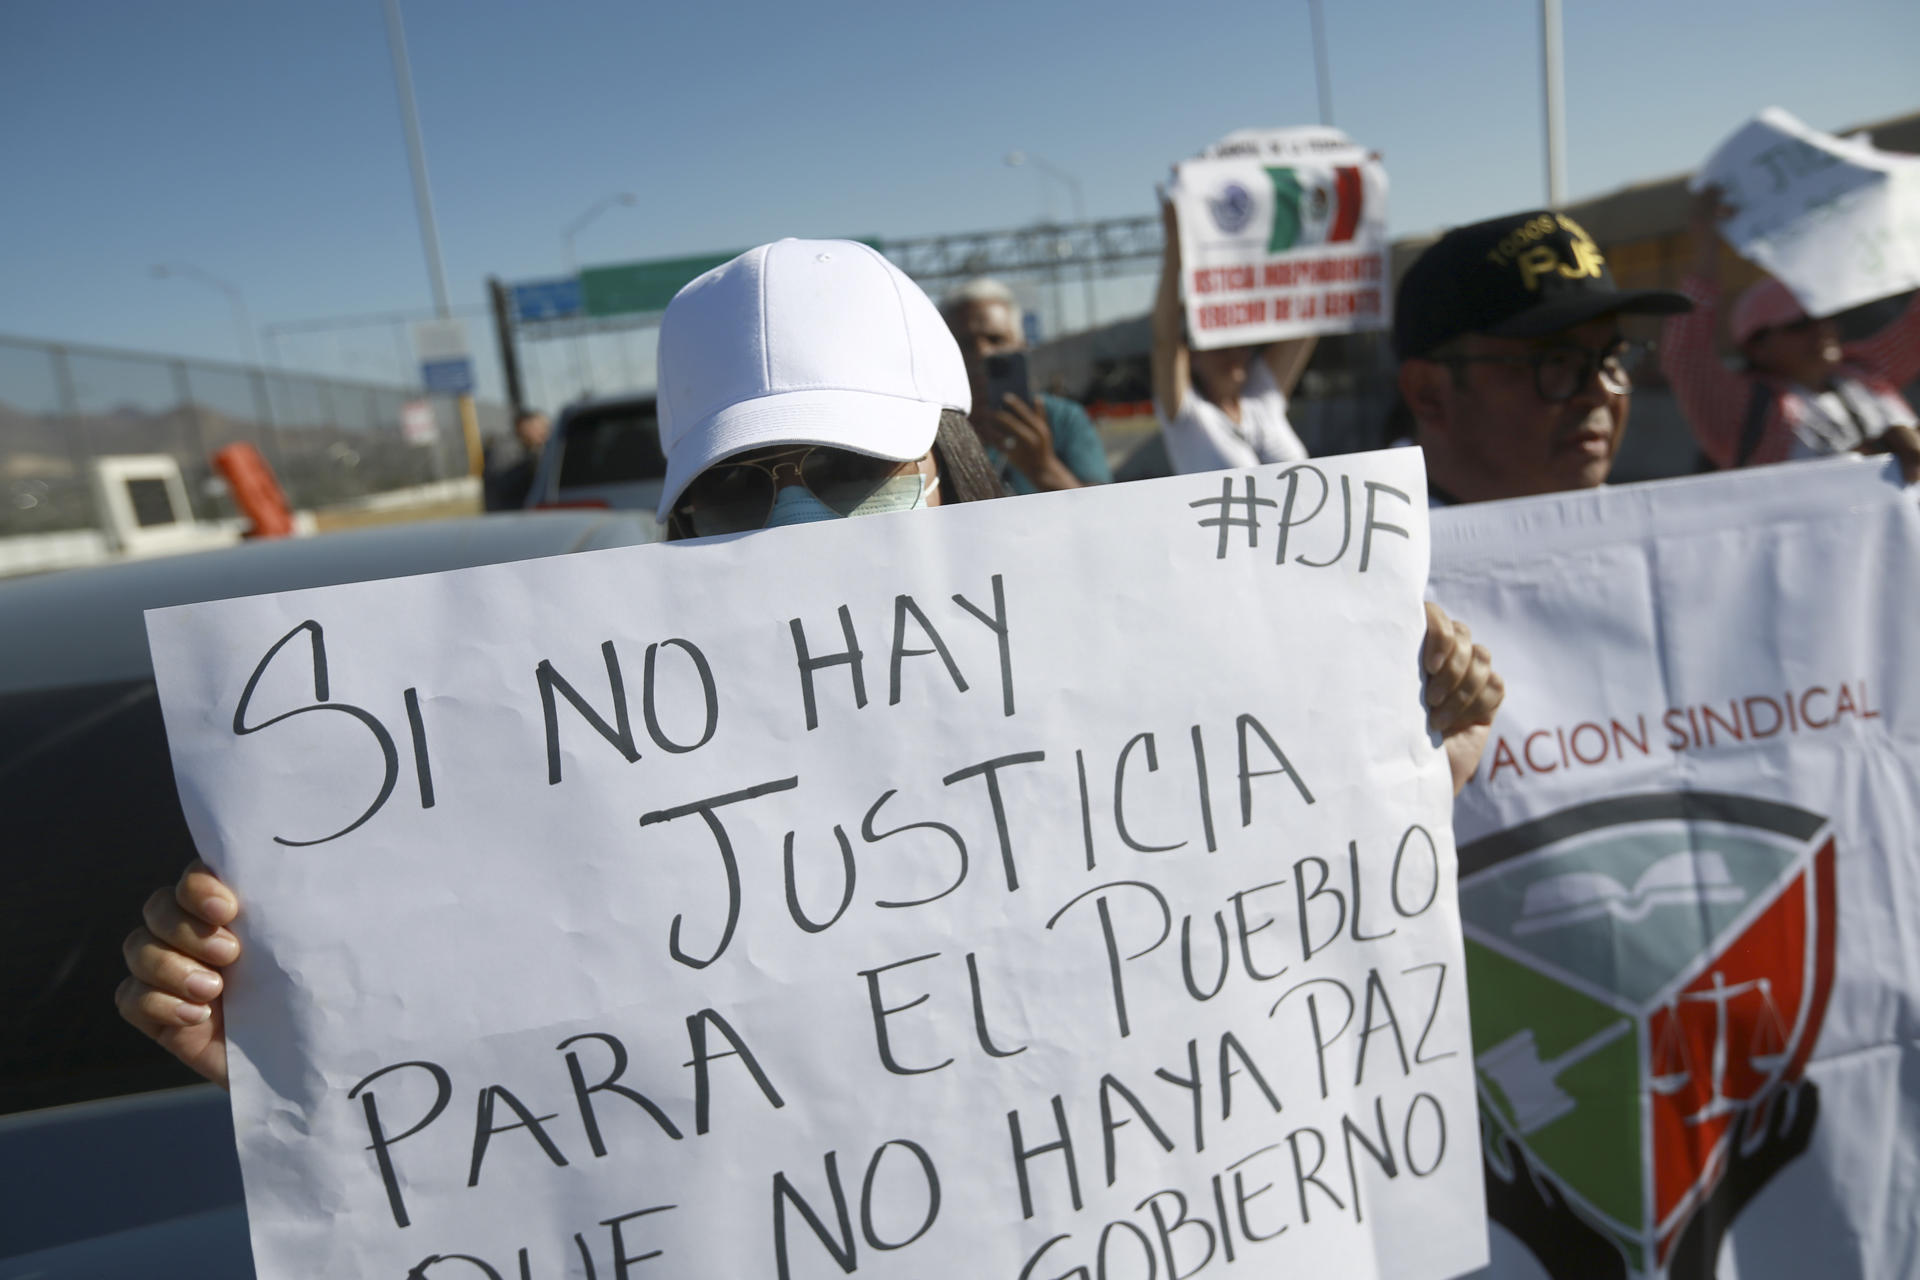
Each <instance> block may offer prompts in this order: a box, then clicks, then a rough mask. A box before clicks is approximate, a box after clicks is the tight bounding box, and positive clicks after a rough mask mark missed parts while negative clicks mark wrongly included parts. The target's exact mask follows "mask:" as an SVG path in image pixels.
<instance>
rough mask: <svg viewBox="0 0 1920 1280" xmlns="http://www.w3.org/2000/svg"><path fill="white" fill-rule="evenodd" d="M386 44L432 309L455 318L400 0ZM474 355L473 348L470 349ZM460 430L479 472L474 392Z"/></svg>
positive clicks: (393, 3) (392, 0)
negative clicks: (442, 257)
mask: <svg viewBox="0 0 1920 1280" xmlns="http://www.w3.org/2000/svg"><path fill="white" fill-rule="evenodd" d="M386 9H387V48H388V50H389V52H391V53H392V54H393V83H394V89H395V91H396V92H397V93H398V95H399V98H400V122H401V125H402V127H403V129H404V131H405V133H406V138H407V163H408V165H409V167H410V168H411V169H412V170H413V206H414V211H415V212H416V213H418V214H419V216H420V245H421V248H422V249H424V250H425V251H426V257H427V277H428V279H429V280H430V281H431V282H432V285H433V309H434V312H435V313H436V314H437V315H438V316H439V317H440V319H442V320H451V319H452V318H453V307H452V304H451V303H449V302H448V300H447V269H446V267H445V265H444V264H442V262H441V261H440V229H439V227H438V225H437V224H436V223H435V221H434V216H433V189H432V187H431V186H429V185H428V182H427V149H426V146H425V145H424V144H423V143H422V142H421V141H420V112H419V111H418V109H417V108H415V106H414V102H413V72H412V70H411V69H410V68H409V66H408V65H407V33H406V29H405V28H404V27H403V26H402V25H401V23H400V0H386ZM468 358H469V359H471V358H472V352H471V351H469V352H468ZM458 404H459V408H460V433H461V434H462V435H463V436H465V437H466V441H467V470H468V474H470V475H475V476H477V475H479V474H480V472H481V470H482V468H483V467H484V465H485V464H484V462H483V460H482V455H481V451H480V419H479V416H478V415H477V414H475V412H474V409H473V393H472V392H471V391H468V392H466V393H464V394H463V395H461V396H460V398H459V400H458Z"/></svg>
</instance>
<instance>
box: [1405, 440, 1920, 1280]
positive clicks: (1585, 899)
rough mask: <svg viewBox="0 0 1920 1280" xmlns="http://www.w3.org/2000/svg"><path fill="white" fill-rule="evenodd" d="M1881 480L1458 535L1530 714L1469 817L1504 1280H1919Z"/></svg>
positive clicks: (1916, 565)
mask: <svg viewBox="0 0 1920 1280" xmlns="http://www.w3.org/2000/svg"><path fill="white" fill-rule="evenodd" d="M1890 475H1891V473H1890V471H1883V470H1882V469H1881V468H1880V467H1878V466H1874V465H1870V464H1867V463H1864V462H1861V461H1858V460H1851V459H1849V460H1840V461H1836V462H1831V463H1819V464H1805V465H1796V466H1793V467H1770V468H1764V469H1760V470H1756V471H1753V472H1742V473H1740V474H1737V475H1731V476H1715V477H1706V478H1701V479H1689V480H1681V481H1672V482H1667V483H1663V484H1656V485H1641V486H1635V487H1632V488H1625V489H1614V490H1600V491H1594V492H1590V493H1582V494H1569V495H1560V496H1557V497H1552V498H1544V499H1532V500H1526V501H1521V502H1510V503H1499V504H1492V505H1488V506H1481V507H1466V508H1459V509H1455V510H1450V511H1445V512H1438V513H1436V515H1435V519H1434V547H1435V552H1434V578H1433V590H1434V594H1435V596H1436V598H1437V599H1438V600H1439V601H1440V602H1441V603H1442V604H1443V605H1444V606H1445V607H1446V608H1447V609H1448V610H1449V611H1450V612H1452V613H1453V614H1454V615H1455V616H1456V617H1461V618H1466V619H1470V620H1471V622H1472V625H1473V627H1474V629H1475V633H1476V637H1477V638H1478V639H1480V640H1481V641H1483V642H1485V643H1487V644H1488V645H1489V646H1490V647H1491V648H1492V650H1493V652H1494V653H1495V654H1496V655H1498V661H1499V665H1500V668H1501V670H1502V672H1503V673H1504V674H1505V676H1506V678H1507V681H1508V688H1509V690H1510V693H1509V697H1508V702H1507V705H1506V707H1505V708H1503V709H1502V712H1501V715H1500V720H1499V722H1498V724H1496V726H1495V728H1494V733H1493V739H1492V741H1491V743H1490V744H1489V747H1488V750H1487V754H1486V757H1485V759H1484V760H1483V762H1482V764H1481V766H1480V773H1479V775H1478V776H1477V777H1476V778H1475V779H1474V781H1473V783H1472V784H1471V785H1470V786H1469V787H1468V789H1467V791H1466V792H1465V793H1464V794H1463V795H1462V797H1461V799H1460V801H1459V803H1458V805H1457V809H1456V824H1457V828H1458V832H1459V840H1460V911H1461V917H1462V921H1463V927H1464V930H1465V933H1466V939H1467V941H1466V949H1467V969H1468V982H1469V986H1470V991H1471V1004H1472V1017H1473V1046H1474V1061H1475V1067H1476V1074H1477V1082H1478V1089H1479V1095H1480V1109H1481V1140H1482V1147H1483V1157H1484V1159H1485V1161H1486V1175H1487V1177H1486V1181H1487V1201H1488V1204H1487V1208H1488V1214H1489V1217H1490V1218H1491V1219H1492V1220H1493V1221H1494V1222H1495V1223H1496V1224H1498V1225H1497V1227H1496V1228H1495V1230H1494V1231H1493V1236H1494V1240H1493V1249H1492V1258H1493V1262H1492V1267H1491V1270H1490V1273H1489V1274H1490V1275H1493V1276H1496V1277H1500V1278H1501V1280H1508V1278H1513V1280H1519V1278H1522V1277H1527V1278H1530V1277H1537V1276H1540V1275H1543V1274H1544V1275H1549V1276H1554V1277H1566V1276H1581V1277H1588V1276H1606V1277H1619V1278H1620V1280H1627V1278H1628V1277H1647V1278H1653V1277H1662V1278H1668V1277H1670V1278H1671V1280H1692V1278H1694V1277H1700V1278H1705V1277H1713V1276H1719V1277H1722V1278H1723V1280H1726V1278H1730V1277H1734V1276H1738V1277H1741V1280H1753V1278H1754V1277H1762V1278H1764V1277H1770V1276H1780V1277H1787V1276H1807V1275H1819V1276H1822V1277H1846V1276H1863V1277H1864V1276H1891V1275H1910V1274H1913V1266H1914V1262H1915V1259H1916V1258H1920V1221H1916V1218H1915V1215H1914V1214H1913V1213H1912V1212H1911V1211H1910V1207H1911V1206H1912V1205H1913V1204H1915V1203H1916V1202H1920V1176H1917V1175H1916V1170H1920V1083H1916V1081H1920V1070H1917V1069H1920V1046H1916V1044H1915V1042H1914V1038H1913V1034H1912V1030H1911V1028H1912V1027H1913V1025H1914V1017H1915V1014H1916V1012H1917V1011H1920V964H1917V963H1916V959H1915V953H1914V949H1913V948H1912V946H1911V943H1910V937H1911V926H1910V924H1909V921H1910V920H1911V918H1912V913H1913V909H1914V907H1915V906H1916V905H1920V869H1916V867H1915V864H1914V860H1913V856H1912V846H1913V815H1914V813H1915V812H1916V811H1920V747H1916V745H1915V739H1914V734H1915V729H1916V726H1920V673H1916V672H1915V671H1914V670H1913V665H1912V663H1911V662H1910V661H1909V660H1908V659H1907V651H1908V649H1909V647H1910V638H1911V637H1912V636H1913V635H1914V634H1915V633H1916V628H1920V601H1917V600H1916V599H1915V597H1914V594H1913V593H1912V592H1911V591H1909V590H1906V589H1904V588H1905V585H1906V584H1911V583H1914V582H1916V581H1920V507H1916V504H1915V502H1914V500H1913V496H1912V495H1911V494H1910V493H1905V492H1902V491H1901V490H1900V489H1899V488H1898V487H1897V481H1895V480H1893V479H1891V478H1890ZM1890 584H1899V585H1894V586H1890ZM1892 1206H1907V1207H1908V1208H1906V1209H1902V1210H1899V1211H1894V1210H1893V1209H1892V1208H1891V1207H1892Z"/></svg>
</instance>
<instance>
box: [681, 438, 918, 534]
mask: <svg viewBox="0 0 1920 1280" xmlns="http://www.w3.org/2000/svg"><path fill="white" fill-rule="evenodd" d="M919 466H920V462H919V460H918V459H913V460H910V461H907V462H898V461H895V460H894V459H892V458H874V457H870V456H868V455H867V454H864V453H851V452H849V451H847V450H845V449H832V448H828V447H827V446H825V445H810V446H802V447H796V448H788V449H777V450H773V451H771V452H768V453H762V454H757V455H753V456H750V457H743V458H728V459H727V460H726V461H725V462H719V463H715V464H714V465H713V466H711V467H708V468H707V469H706V470H705V471H702V472H701V473H700V474H699V475H698V476H696V477H695V478H694V481H693V483H692V484H690V485H688V486H687V491H686V493H685V495H684V496H683V497H682V498H681V499H680V503H679V505H678V506H677V507H675V508H674V510H675V512H676V513H677V514H678V515H679V516H680V518H681V520H682V521H683V522H684V524H685V526H686V528H688V529H689V530H691V532H692V534H693V536H695V537H699V538H707V537H712V536H714V535H716V534H722V533H744V532H746V531H747V530H749V529H764V528H766V526H767V520H768V518H769V517H771V516H772V515H773V502H774V499H775V498H776V497H778V496H779V493H780V490H781V488H782V487H783V486H784V485H787V484H790V483H793V482H794V481H796V480H797V481H798V482H799V483H800V484H801V485H802V486H804V487H805V488H806V490H807V492H808V493H811V494H812V495H813V496H814V497H816V498H818V499H819V500H820V501H821V502H822V503H823V504H825V505H826V506H827V507H828V508H829V509H830V510H832V511H833V512H834V513H835V514H837V515H843V516H856V515H860V514H861V509H862V508H863V507H864V506H865V505H866V504H867V502H868V501H869V500H871V499H872V497H873V496H874V494H875V492H877V491H878V490H879V488H880V486H881V485H883V484H885V483H886V482H887V481H889V480H891V479H893V478H894V477H895V476H897V475H908V474H913V473H914V472H916V471H918V470H919Z"/></svg>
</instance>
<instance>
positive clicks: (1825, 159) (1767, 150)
mask: <svg viewBox="0 0 1920 1280" xmlns="http://www.w3.org/2000/svg"><path fill="white" fill-rule="evenodd" d="M1708 184H1713V185H1717V186H1719V187H1720V188H1721V190H1722V191H1723V192H1724V193H1725V196H1726V200H1727V203H1729V204H1730V205H1732V206H1733V207H1734V208H1735V210H1736V212H1735V214H1734V216H1733V217H1731V218H1729V219H1727V221H1726V222H1725V223H1723V224H1722V225H1721V233H1722V234H1723V235H1724V236H1725V237H1726V239H1727V243H1728V244H1730V245H1732V246H1733V249H1734V252H1736V253H1738V254H1740V255H1741V256H1742V257H1744V258H1747V259H1748V260H1750V261H1751V262H1753V263H1754V264H1755V265H1756V266H1759V267H1762V268H1764V269H1766V270H1767V271H1768V272H1770V273H1771V274H1772V275H1774V276H1776V277H1778V278H1779V280H1780V282H1781V283H1782V284H1785V285H1786V286H1787V288H1789V289H1791V290H1792V291H1793V294H1794V296H1795V297H1797V298H1798V299H1799V300H1800V304H1801V305H1802V306H1804V307H1805V308H1806V309H1807V312H1808V314H1810V315H1815V316H1828V315H1833V314H1834V313H1835V312H1839V311H1844V310H1846V309H1847V308H1848V307H1857V306H1860V305H1861V304H1863V303H1868V302H1872V301H1874V300H1875V299H1878V298H1884V297H1888V296H1889V295H1891V294H1896V293H1904V292H1905V291H1907V290H1909V289H1914V288H1920V156H1910V155H1902V154H1900V153H1898V152H1892V151H1881V150H1879V149H1878V148H1876V147H1875V146H1874V145H1873V144H1872V143H1871V142H1868V141H1867V140H1865V139H1864V138H1836V137H1834V136H1833V135H1832V134H1828V133H1821V132H1820V131H1819V130H1818V129H1811V128H1808V127H1807V126H1806V125H1804V124H1802V123H1801V122H1800V121H1799V120H1796V119H1795V118H1794V117H1793V116H1791V115H1789V114H1788V113H1787V112H1785V111H1782V110H1781V109H1780V108H1778V107H1768V108H1767V109H1766V110H1765V111H1762V112H1761V113H1760V114H1759V115H1758V116H1756V117H1755V118H1754V119H1753V120H1751V121H1749V122H1748V123H1747V124H1745V125H1744V126H1742V127H1741V128H1740V129H1739V130H1738V131H1737V132H1735V133H1734V135H1733V136H1732V137H1730V138H1728V139H1727V140H1726V141H1725V142H1723V143H1721V144H1720V147H1719V149H1718V150H1716V151H1715V152H1714V153H1713V155H1712V156H1711V157H1709V158H1708V160H1707V163H1706V164H1705V165H1704V166H1702V167H1701V170H1700V172H1699V173H1698V174H1697V175H1695V177H1694V181H1693V185H1694V188H1695V189H1696V190H1697V189H1699V188H1700V187H1703V186H1706V185H1708Z"/></svg>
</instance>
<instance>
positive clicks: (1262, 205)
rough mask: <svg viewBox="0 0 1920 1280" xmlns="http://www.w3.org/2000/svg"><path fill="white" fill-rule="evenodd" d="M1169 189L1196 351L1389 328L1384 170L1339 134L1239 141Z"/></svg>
mask: <svg viewBox="0 0 1920 1280" xmlns="http://www.w3.org/2000/svg"><path fill="white" fill-rule="evenodd" d="M1171 194H1172V198H1173V200H1174V203H1175V205H1176V206H1177V211H1178V213H1179V220H1180V260H1181V267H1182V272H1181V281H1180V292H1181V296H1182V297H1183V298H1184V299H1185V301H1186V314H1187V329H1188V332H1189V334H1190V337H1191V341H1192V343H1193V345H1194V346H1195V347H1196V348H1200V349H1208V348H1213V347H1224V346H1235V345H1239V344H1242V343H1253V342H1268V341H1272V340H1275V339H1280V338H1293V337H1300V336H1302V335H1304V334H1310V333H1346V332H1351V331H1354V330H1362V329H1378V328H1382V327H1384V326H1385V324H1386V323H1387V287H1388V279H1387V239H1386V217H1387V210H1386V198H1387V179H1386V171H1385V170H1384V169H1383V168H1382V167H1381V165H1380V162H1379V161H1378V160H1377V159H1374V158H1373V157H1371V156H1369V155H1368V154H1367V152H1366V151H1364V150H1363V149H1362V148H1360V147H1358V146H1355V145H1354V144H1353V143H1352V142H1351V141H1349V140H1348V139H1347V137H1346V135H1344V134H1342V133H1340V132H1339V131H1338V130H1335V129H1327V128H1318V127H1316V128H1306V129H1280V130H1264V131H1263V130H1245V131H1242V132H1240V133H1235V134H1232V135H1230V136H1229V137H1227V138H1225V139H1223V140H1222V141H1220V142H1218V143H1215V144H1214V145H1213V146H1212V147H1210V148H1208V150H1207V153H1206V154H1205V155H1204V156H1202V157H1201V158H1199V159H1197V160H1189V161H1187V162H1186V163H1184V164H1181V165H1180V166H1178V169H1177V180H1176V182H1175V184H1174V187H1173V190H1172V192H1171Z"/></svg>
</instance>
